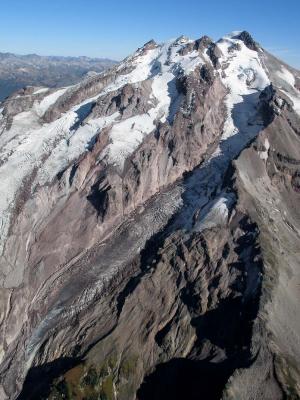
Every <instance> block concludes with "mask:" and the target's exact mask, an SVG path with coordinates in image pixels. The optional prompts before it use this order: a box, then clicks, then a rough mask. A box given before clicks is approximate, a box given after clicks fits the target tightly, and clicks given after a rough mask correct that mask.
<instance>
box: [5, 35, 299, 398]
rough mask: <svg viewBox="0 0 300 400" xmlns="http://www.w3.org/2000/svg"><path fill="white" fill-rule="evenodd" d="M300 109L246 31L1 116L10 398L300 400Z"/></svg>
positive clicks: (130, 66)
mask: <svg viewBox="0 0 300 400" xmlns="http://www.w3.org/2000/svg"><path fill="white" fill-rule="evenodd" d="M299 104H300V94H299V72H298V71H295V70H294V69H292V68H290V67H288V66H286V65H284V64H282V63H281V62H280V61H278V60H277V59H276V58H274V57H273V56H271V55H270V54H268V53H267V52H265V51H264V50H263V49H262V48H261V47H260V46H259V45H258V44H257V43H256V42H255V41H254V40H253V39H252V37H251V36H250V35H249V34H248V33H247V32H235V33H233V34H231V35H228V36H225V37H224V38H222V39H221V40H219V41H218V42H213V41H212V40H211V39H209V38H208V37H203V38H201V39H199V40H196V41H193V40H189V39H187V38H185V37H180V38H178V39H177V40H172V41H170V42H167V43H164V44H162V45H158V44H156V43H155V42H154V41H150V42H148V43H146V44H145V45H144V46H143V47H142V48H140V49H138V50H137V52H136V53H135V54H133V55H132V56H130V57H128V58H127V59H125V60H124V61H123V62H122V63H121V64H119V65H118V66H115V67H113V68H112V69H110V70H109V71H107V72H104V73H102V74H100V75H96V76H92V77H88V78H86V79H84V80H83V81H82V82H80V83H79V84H76V85H74V86H71V87H69V88H63V89H58V90H57V89H43V90H41V89H39V88H33V87H31V88H27V89H25V90H23V91H22V92H19V93H17V94H16V95H14V96H11V97H10V98H8V99H7V100H6V101H5V102H3V103H2V104H1V106H0V108H1V117H0V132H1V134H0V146H1V151H0V157H1V161H0V174H1V181H0V187H1V196H0V209H1V223H0V227H1V238H0V249H1V252H2V256H1V264H0V265H1V275H0V278H1V289H0V294H1V298H2V301H1V319H0V321H1V329H2V330H1V335H2V343H3V344H2V348H1V351H0V355H1V368H0V373H1V377H2V379H1V382H3V383H2V386H1V388H0V398H3V399H5V398H10V399H13V398H17V396H18V395H19V398H20V399H30V398H32V399H42V398H50V399H57V398H78V399H83V398H98V397H100V398H108V399H124V400H125V399H134V398H138V399H148V398H149V399H153V398H155V399H168V398H172V399H174V398H185V397H188V398H189V399H193V398H197V399H198V398H199V394H201V396H202V397H203V398H206V399H219V398H221V397H223V398H226V399H230V398H234V399H236V398H238V399H257V398H261V399H272V400H275V399H282V398H284V396H290V397H289V398H297V396H299V390H300V389H299V379H300V375H299V364H298V360H299V359H300V354H299V348H300V347H299V346H298V344H299V341H300V327H299V320H298V319H297V318H294V315H295V313H296V310H297V307H299V301H300V299H299V293H298V286H299V267H298V265H299V253H298V250H297V249H298V247H299V229H300V225H299V210H298V207H297V204H298V202H299V169H298V165H299V162H300V161H299V160H298V154H299V121H300V120H299ZM283 327H284V328H285V329H283ZM24 381H25V383H24ZM1 396H2V397H1ZM93 396H94V397H93Z"/></svg>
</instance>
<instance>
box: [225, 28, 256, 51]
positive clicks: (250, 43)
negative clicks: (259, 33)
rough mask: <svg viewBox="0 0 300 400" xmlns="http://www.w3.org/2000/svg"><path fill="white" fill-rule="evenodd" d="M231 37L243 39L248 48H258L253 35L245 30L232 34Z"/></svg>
mask: <svg viewBox="0 0 300 400" xmlns="http://www.w3.org/2000/svg"><path fill="white" fill-rule="evenodd" d="M232 38H233V39H239V40H241V41H243V42H244V44H245V46H247V47H248V48H249V49H250V50H255V51H257V50H259V44H258V43H257V42H255V40H254V39H253V37H252V36H251V35H250V33H249V32H247V31H242V32H239V33H238V34H237V35H234V36H232Z"/></svg>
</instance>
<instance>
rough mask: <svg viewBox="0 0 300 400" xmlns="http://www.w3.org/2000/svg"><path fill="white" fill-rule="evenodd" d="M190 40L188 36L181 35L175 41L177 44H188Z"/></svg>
mask: <svg viewBox="0 0 300 400" xmlns="http://www.w3.org/2000/svg"><path fill="white" fill-rule="evenodd" d="M189 41H190V39H189V38H188V37H187V36H184V35H181V36H179V37H178V38H177V39H176V40H175V42H174V43H175V44H184V43H188V42H189Z"/></svg>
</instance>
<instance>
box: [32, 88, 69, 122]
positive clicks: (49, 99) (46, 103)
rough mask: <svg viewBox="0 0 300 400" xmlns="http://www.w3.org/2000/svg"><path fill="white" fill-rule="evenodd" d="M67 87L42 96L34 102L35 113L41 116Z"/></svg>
mask: <svg viewBox="0 0 300 400" xmlns="http://www.w3.org/2000/svg"><path fill="white" fill-rule="evenodd" d="M68 89H69V88H68V87H66V88H63V89H59V90H57V91H55V92H54V93H51V94H49V96H46V97H44V98H43V100H42V101H41V102H40V103H39V104H35V111H36V113H37V114H38V115H39V116H40V117H42V116H43V115H44V114H45V112H46V111H47V110H48V108H49V107H50V106H52V104H54V103H55V102H56V101H57V100H58V99H59V98H60V97H61V96H62V95H63V94H64V93H65V92H66V91H67V90H68Z"/></svg>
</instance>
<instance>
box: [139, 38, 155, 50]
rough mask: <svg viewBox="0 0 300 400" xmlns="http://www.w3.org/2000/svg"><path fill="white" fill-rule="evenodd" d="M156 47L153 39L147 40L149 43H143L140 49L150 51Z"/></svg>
mask: <svg viewBox="0 0 300 400" xmlns="http://www.w3.org/2000/svg"><path fill="white" fill-rule="evenodd" d="M156 47H157V43H156V41H155V40H154V39H151V40H149V42H147V43H145V44H144V46H143V47H142V48H143V49H144V50H152V49H155V48H156Z"/></svg>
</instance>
